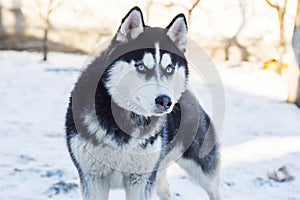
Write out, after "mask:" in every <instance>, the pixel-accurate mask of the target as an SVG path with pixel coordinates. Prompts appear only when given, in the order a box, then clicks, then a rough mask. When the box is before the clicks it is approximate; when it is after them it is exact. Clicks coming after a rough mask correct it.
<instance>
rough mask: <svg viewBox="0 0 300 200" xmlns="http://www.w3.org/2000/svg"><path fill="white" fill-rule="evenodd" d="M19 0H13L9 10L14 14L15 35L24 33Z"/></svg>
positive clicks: (23, 20) (22, 15)
mask: <svg viewBox="0 0 300 200" xmlns="http://www.w3.org/2000/svg"><path fill="white" fill-rule="evenodd" d="M21 7H22V5H21V1H20V0H14V1H13V7H12V8H11V9H10V11H11V12H12V13H13V14H14V16H15V34H16V35H23V34H24V33H25V17H24V14H23V12H22V9H21Z"/></svg>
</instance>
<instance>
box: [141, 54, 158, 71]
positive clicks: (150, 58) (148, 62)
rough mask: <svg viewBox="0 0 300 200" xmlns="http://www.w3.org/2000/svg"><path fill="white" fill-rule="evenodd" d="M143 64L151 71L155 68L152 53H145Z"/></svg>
mask: <svg viewBox="0 0 300 200" xmlns="http://www.w3.org/2000/svg"><path fill="white" fill-rule="evenodd" d="M143 63H144V65H146V67H148V68H149V69H153V68H154V66H155V62H154V57H153V55H152V54H151V53H145V55H144V57H143Z"/></svg>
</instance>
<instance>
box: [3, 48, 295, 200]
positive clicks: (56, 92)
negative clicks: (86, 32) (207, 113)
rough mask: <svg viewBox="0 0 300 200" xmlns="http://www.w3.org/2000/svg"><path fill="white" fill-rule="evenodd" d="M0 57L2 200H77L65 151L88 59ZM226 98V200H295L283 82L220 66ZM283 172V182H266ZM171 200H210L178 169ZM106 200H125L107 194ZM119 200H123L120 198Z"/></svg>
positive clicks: (246, 66) (291, 130) (291, 119)
mask: <svg viewBox="0 0 300 200" xmlns="http://www.w3.org/2000/svg"><path fill="white" fill-rule="evenodd" d="M41 58H42V56H41V54H38V53H29V52H14V51H0V106H1V111H0V113H1V114H0V152H1V153H0V199H1V200H25V199H26V200H43V199H49V198H53V199H59V200H62V199H73V200H76V199H78V200H79V199H80V193H79V188H78V176H77V172H76V170H75V167H74V166H73V164H72V162H71V160H70V158H69V155H68V152H67V148H66V145H65V133H64V117H65V111H66V107H67V103H68V97H69V94H70V91H71V89H72V87H73V84H74V82H75V81H76V79H77V77H78V73H79V71H78V69H80V67H81V65H82V63H84V61H85V59H86V56H79V55H68V54H58V53H51V54H50V55H49V61H48V62H42V61H41ZM217 66H218V70H219V73H220V75H221V77H222V80H223V83H224V86H225V94H226V119H225V123H224V127H223V131H222V135H221V142H222V149H221V153H222V166H221V168H222V193H223V195H222V196H223V199H224V200H241V199H247V200H250V199H253V200H300V187H299V186H300V110H299V109H298V108H297V107H295V106H294V105H291V104H287V103H285V101H284V100H285V98H286V96H287V94H286V91H287V81H286V78H285V77H284V76H283V77H281V76H278V75H276V74H274V73H272V72H268V71H263V70H260V69H259V64H250V63H242V64H241V65H239V66H236V65H232V64H230V63H218V64H217ZM281 166H286V167H287V169H288V170H289V172H290V174H291V175H292V176H294V177H295V179H294V180H293V181H289V182H282V183H279V182H275V181H273V180H270V179H268V172H272V171H273V170H275V169H278V168H279V167H281ZM168 175H169V179H170V184H171V190H172V197H173V199H174V200H199V199H208V197H207V195H206V194H205V192H204V191H203V190H202V189H201V188H200V187H199V186H197V185H195V184H194V183H193V182H192V181H191V178H190V177H189V176H188V175H187V174H186V173H185V172H184V171H183V170H181V169H180V168H179V167H178V166H177V165H173V166H171V168H170V171H169V174H168ZM110 196H111V199H125V198H124V192H123V191H121V190H116V191H113V192H111V194H110ZM120 196H121V197H120Z"/></svg>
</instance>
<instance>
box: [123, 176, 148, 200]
mask: <svg viewBox="0 0 300 200" xmlns="http://www.w3.org/2000/svg"><path fill="white" fill-rule="evenodd" d="M148 179H149V176H147V175H139V174H130V175H129V176H128V177H127V180H126V182H125V192H126V200H150V199H151V194H149V193H151V189H150V191H147V189H146V188H147V180H148Z"/></svg>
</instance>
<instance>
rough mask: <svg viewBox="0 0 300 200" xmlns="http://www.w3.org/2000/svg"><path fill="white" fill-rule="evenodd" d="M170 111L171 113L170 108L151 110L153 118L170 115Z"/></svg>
mask: <svg viewBox="0 0 300 200" xmlns="http://www.w3.org/2000/svg"><path fill="white" fill-rule="evenodd" d="M171 111H172V109H171V108H168V109H166V110H162V109H159V108H155V109H153V115H155V116H162V115H165V114H168V113H170V112H171Z"/></svg>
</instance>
